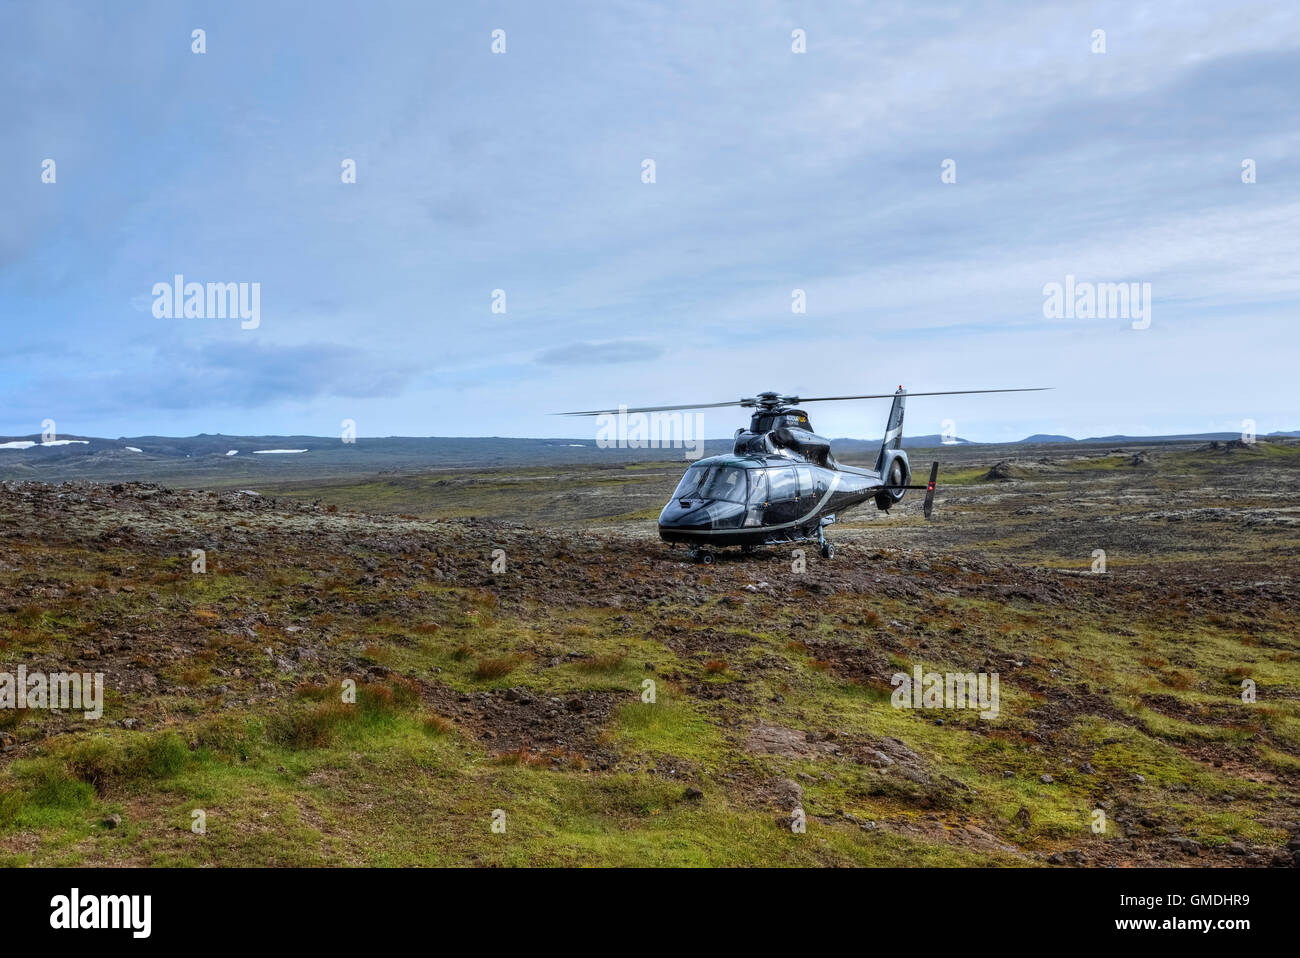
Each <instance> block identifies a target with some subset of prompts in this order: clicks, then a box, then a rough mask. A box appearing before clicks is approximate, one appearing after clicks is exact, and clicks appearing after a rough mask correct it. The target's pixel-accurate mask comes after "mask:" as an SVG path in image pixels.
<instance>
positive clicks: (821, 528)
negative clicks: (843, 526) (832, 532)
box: [817, 516, 835, 559]
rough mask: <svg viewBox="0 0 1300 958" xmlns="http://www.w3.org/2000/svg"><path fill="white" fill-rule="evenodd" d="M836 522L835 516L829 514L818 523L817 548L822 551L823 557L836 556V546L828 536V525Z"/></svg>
mask: <svg viewBox="0 0 1300 958" xmlns="http://www.w3.org/2000/svg"><path fill="white" fill-rule="evenodd" d="M834 522H835V517H834V516H827V517H826V518H824V519H822V520H821V521H820V522H819V523H817V548H818V550H819V551H820V552H821V556H822V558H823V559H834V558H835V546H833V545H831V543H830V542H829V541H828V540H827V538H826V527H827V526H829V525H832V524H833V523H834Z"/></svg>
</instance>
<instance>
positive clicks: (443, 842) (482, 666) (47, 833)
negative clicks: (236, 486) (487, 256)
mask: <svg viewBox="0 0 1300 958" xmlns="http://www.w3.org/2000/svg"><path fill="white" fill-rule="evenodd" d="M944 452H945V455H949V456H952V457H958V458H954V459H951V460H945V463H944V471H943V473H941V491H940V495H939V505H938V508H937V510H936V519H935V521H933V522H930V523H926V522H925V521H924V520H923V519H921V517H920V515H919V508H918V506H917V504H916V503H914V502H912V501H910V500H909V501H908V502H906V503H905V504H904V505H903V506H901V507H899V508H898V509H896V510H895V511H894V512H892V513H890V514H888V515H886V514H880V513H876V512H875V511H874V509H872V510H871V511H870V512H866V511H863V512H859V513H851V514H849V515H848V516H845V517H844V518H845V519H846V520H852V521H845V522H844V523H842V524H840V525H837V526H835V527H833V531H834V532H835V533H836V535H835V536H834V538H835V541H836V543H837V555H836V558H835V559H834V560H832V561H829V562H826V561H823V560H821V559H820V558H818V557H817V554H816V551H815V549H812V548H809V549H806V550H804V554H798V553H796V551H795V550H796V549H798V547H797V546H794V547H789V548H782V549H770V550H767V551H765V552H763V553H760V554H759V555H758V556H755V557H747V558H745V559H741V558H739V557H738V556H737V557H734V558H732V557H727V558H725V559H724V560H723V561H720V562H719V563H717V564H715V565H713V566H711V567H704V566H697V565H694V564H691V563H689V562H687V561H686V556H685V554H684V552H680V551H678V552H674V551H672V550H670V549H669V548H667V547H666V546H664V545H663V544H661V543H660V542H658V540H657V538H656V537H655V536H654V525H653V518H652V517H653V514H654V513H655V512H656V511H657V506H658V505H660V504H662V501H663V500H664V499H666V497H667V495H668V493H669V492H670V491H671V489H672V486H673V484H674V482H675V481H676V478H677V475H678V474H679V471H680V470H678V469H675V468H673V467H671V466H669V467H665V466H664V465H663V464H662V463H658V464H651V465H647V466H645V467H636V466H629V467H626V468H622V467H620V470H616V471H614V472H611V471H610V470H608V469H601V470H594V469H593V470H590V471H588V472H583V471H581V470H579V471H576V472H575V471H566V472H564V474H563V475H562V476H557V475H556V474H555V473H554V472H551V473H547V472H546V471H540V472H539V471H524V472H512V473H504V472H496V473H482V472H476V473H470V472H464V473H462V474H457V475H453V476H451V477H448V476H446V475H445V474H441V475H439V476H438V477H437V478H436V479H435V478H432V477H429V478H427V479H426V478H423V477H420V476H411V477H399V478H390V479H384V480H382V481H377V482H376V483H368V484H345V485H338V484H332V485H329V486H325V487H322V488H317V489H313V488H310V487H307V486H303V485H302V484H301V483H295V484H294V485H293V487H292V488H289V487H286V488H283V489H276V488H272V487H262V488H260V489H258V490H257V491H253V490H236V491H222V492H209V491H186V490H173V489H167V488H163V487H161V486H158V485H154V484H148V483H127V484H95V483H90V482H85V481H77V482H72V483H66V484H62V485H47V484H41V483H10V484H5V485H0V672H2V671H9V672H13V671H15V670H16V669H17V668H18V666H19V665H23V666H25V667H26V669H27V671H28V673H33V672H40V671H45V672H58V671H65V670H74V669H75V670H78V671H86V672H100V673H103V674H104V676H105V681H106V684H107V687H108V690H109V695H108V702H107V706H106V709H105V714H104V717H103V718H102V719H98V720H95V719H87V718H85V717H83V716H82V715H81V714H80V713H76V712H61V713H60V712H50V711H37V710H9V711H7V712H2V713H0V748H2V749H3V752H2V754H0V861H4V862H7V863H9V864H25V863H36V864H98V863H124V864H562V863H563V864H569V863H574V864H577V863H581V864H704V863H717V864H809V865H811V864H867V865H869V864H919V865H969V864H1008V865H1014V864H1028V865H1095V866H1103V865H1141V864H1162V863H1171V864H1188V865H1204V864H1210V865H1224V866H1235V865H1254V866H1268V865H1273V866H1290V865H1292V864H1294V861H1295V858H1296V856H1297V849H1298V848H1300V837H1298V836H1300V658H1298V656H1300V630H1298V629H1297V612H1296V602H1295V600H1296V597H1297V593H1298V592H1300V579H1298V577H1297V572H1298V571H1300V561H1298V559H1297V556H1300V527H1298V525H1297V524H1298V523H1300V482H1298V481H1297V480H1298V479H1300V446H1297V445H1295V444H1285V443H1267V444H1265V443H1261V444H1259V448H1253V449H1250V448H1230V447H1224V446H1220V447H1217V448H1211V447H1205V448H1199V447H1198V448H1179V449H1176V450H1172V451H1168V450H1160V449H1154V450H1136V451H1135V450H1132V449H1129V450H1124V451H1117V452H1111V451H1108V450H1099V451H1095V452H1092V453H1090V454H1078V453H1074V452H1071V453H1070V454H1067V455H1061V456H1056V457H1052V456H1049V455H1036V456H1034V457H1032V458H1022V459H1019V460H1013V459H997V458H988V453H987V452H984V453H981V452H978V451H970V450H963V451H961V452H959V453H958V452H953V453H949V452H948V451H947V450H945V451H944ZM981 455H984V456H985V457H986V458H987V461H983V460H981V459H980V458H979V457H980V456H981ZM914 460H916V461H918V462H919V461H920V460H921V457H919V456H914ZM945 479H946V480H947V481H946V482H945ZM433 483H440V484H441V485H438V486H433ZM431 486H432V490H433V491H432V492H431V494H430V495H429V496H428V497H427V500H426V503H427V504H426V507H425V508H420V506H419V503H420V501H421V500H420V497H419V495H418V493H419V492H420V491H421V490H429V489H430V487H431ZM394 488H397V489H399V491H400V495H397V496H393V495H390V494H389V493H383V494H381V493H379V492H377V491H376V489H387V490H389V491H390V492H391V490H392V489H394ZM438 490H441V492H438ZM521 501H523V502H526V503H528V506H527V509H526V512H525V514H523V515H521V514H520V512H519V508H520V507H519V506H518V503H519V502H521ZM339 503H341V504H342V505H341V507H340V505H339ZM367 503H369V506H370V507H369V508H367ZM412 503H414V505H413V504H412ZM503 503H507V504H508V505H505V506H503ZM398 508H400V509H410V510H412V511H409V512H401V513H397V512H394V511H392V510H394V509H398ZM476 508H478V512H477V513H476V512H475V511H474V510H475V509H476ZM647 515H649V516H650V517H651V518H649V519H647ZM471 516H473V518H471ZM487 516H496V518H489V517H487ZM501 516H510V517H511V519H510V520H509V521H507V520H505V519H503V518H501ZM194 550H202V552H203V559H204V562H205V564H206V568H205V571H202V572H197V571H194V563H195V561H196V559H195V553H194ZM1098 550H1101V551H1103V552H1104V553H1105V562H1106V565H1105V571H1104V572H1102V571H1100V570H1099V569H1098V566H1097V562H1098ZM1094 570H1096V571H1094ZM916 666H920V667H922V669H923V670H924V671H927V672H928V671H938V672H950V671H951V672H961V673H967V672H986V673H996V674H997V675H998V677H999V681H1000V696H1001V701H1000V707H999V714H998V716H997V718H995V719H993V720H984V719H981V718H980V717H979V716H978V713H977V712H976V711H973V710H969V709H906V708H895V707H893V705H892V704H891V696H892V693H893V686H892V685H891V680H892V677H893V676H894V675H895V674H896V673H900V672H901V673H905V674H908V675H910V674H911V673H912V670H913V668H914V667H916ZM349 680H350V681H351V682H355V683H356V687H357V700H356V701H355V702H347V701H344V699H345V697H346V695H347V687H348V686H347V682H348V681H349ZM1244 683H1253V684H1254V689H1255V693H1256V698H1255V701H1253V702H1250V701H1243V695H1242V687H1243V684H1244ZM651 693H653V695H652V694H651ZM651 697H652V698H653V701H647V699H648V698H651ZM196 811H201V812H202V818H203V821H204V823H205V824H204V829H203V831H201V832H199V831H196V830H195V826H194V822H195V821H196V820H197V819H196V816H195V812H196ZM497 812H500V813H501V816H500V817H501V819H502V820H503V821H505V822H508V826H507V827H506V828H505V830H504V831H501V830H494V828H493V824H494V822H495V821H496V817H495V816H496V813H497ZM800 818H802V822H803V830H802V831H800V830H799V829H798V828H797V827H796V828H792V827H791V826H792V823H793V822H795V821H796V819H800ZM1099 824H1100V826H1101V827H1098V825H1099Z"/></svg>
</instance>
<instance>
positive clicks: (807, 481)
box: [794, 466, 817, 518]
mask: <svg viewBox="0 0 1300 958" xmlns="http://www.w3.org/2000/svg"><path fill="white" fill-rule="evenodd" d="M794 471H795V473H796V474H797V475H798V476H799V498H798V500H797V502H798V506H797V508H796V510H795V511H796V512H797V513H798V515H799V517H800V518H802V517H803V516H806V515H808V513H809V512H810V511H811V510H812V507H813V506H815V505H816V504H817V490H816V489H815V488H814V487H813V474H812V470H811V469H809V468H808V467H807V466H796V467H795V470H794Z"/></svg>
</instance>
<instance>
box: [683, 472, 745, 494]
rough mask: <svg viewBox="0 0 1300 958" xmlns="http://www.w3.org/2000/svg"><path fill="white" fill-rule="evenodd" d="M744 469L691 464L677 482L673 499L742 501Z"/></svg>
mask: <svg viewBox="0 0 1300 958" xmlns="http://www.w3.org/2000/svg"><path fill="white" fill-rule="evenodd" d="M746 488H747V484H746V482H745V470H744V469H741V468H739V467H737V466H692V467H691V468H690V469H687V470H686V475H684V476H682V481H681V482H680V483H678V484H677V491H676V492H674V493H673V498H674V499H723V500H726V501H727V502H744V501H745V491H746Z"/></svg>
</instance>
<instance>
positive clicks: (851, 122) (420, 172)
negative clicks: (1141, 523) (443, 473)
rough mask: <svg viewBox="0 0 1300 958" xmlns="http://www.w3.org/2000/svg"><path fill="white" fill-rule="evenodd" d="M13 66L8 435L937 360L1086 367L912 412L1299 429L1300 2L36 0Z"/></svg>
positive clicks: (7, 163) (770, 378)
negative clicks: (1092, 293) (223, 289)
mask: <svg viewBox="0 0 1300 958" xmlns="http://www.w3.org/2000/svg"><path fill="white" fill-rule="evenodd" d="M305 9H310V14H309V15H304V13H303V10H305ZM199 29H201V30H203V31H204V34H203V41H204V49H205V52H202V53H196V52H194V49H193V47H194V44H195V40H194V38H193V31H194V30H199ZM498 30H499V31H504V52H502V53H499V52H494V51H493V44H494V31H498ZM1098 30H1102V31H1104V48H1105V49H1104V52H1097V50H1096V48H1097V47H1098V45H1099V42H1098V36H1097V35H1096V34H1095V31H1098ZM795 31H802V33H798V34H797V33H796V32H795ZM497 36H498V37H500V36H501V35H500V34H498V35H497ZM801 43H802V46H803V48H804V52H795V48H796V47H798V46H800V45H801ZM497 46H498V47H499V46H500V42H499V41H498V42H497ZM0 78H3V90H4V91H5V95H4V96H2V97H0V331H2V333H3V340H0V342H3V349H2V352H0V433H2V434H5V435H10V436H12V435H29V434H32V433H36V432H39V431H41V429H42V423H43V421H45V420H47V419H50V420H53V421H54V422H55V423H57V430H58V432H59V433H61V434H72V435H96V436H106V437H115V436H135V435H191V434H195V433H200V432H206V433H217V432H222V433H230V434H251V435H264V434H273V435H292V434H310V435H338V434H339V432H340V429H341V423H342V421H343V420H344V419H350V420H353V421H354V422H355V423H356V432H357V435H359V436H361V437H365V436H389V435H412V436H426V435H436V436H449V435H463V436H481V435H496V436H571V437H584V436H589V435H594V429H595V424H594V422H593V421H592V420H589V419H588V420H581V419H580V420H574V419H565V418H558V417H556V416H555V415H553V414H554V413H557V412H561V411H565V410H573V409H595V408H606V407H608V408H613V407H617V406H618V405H620V404H626V405H630V406H637V405H650V404H660V403H686V402H701V403H706V402H719V401H722V400H727V399H733V398H735V399H739V398H741V397H744V396H752V395H754V394H755V393H757V392H759V391H763V390H776V391H779V392H782V393H786V394H802V395H805V396H809V395H842V394H853V393H876V392H887V391H890V390H892V389H893V388H894V387H896V386H898V385H900V384H902V385H905V386H906V387H907V388H909V389H911V390H915V391H925V390H939V389H984V388H999V387H1029V386H1050V387H1052V391H1050V392H1043V393H1028V394H1011V395H1006V396H953V397H932V398H921V397H918V398H916V399H914V400H912V401H911V402H910V403H909V405H908V416H907V422H906V429H905V431H906V432H907V433H908V434H912V435H920V434H926V433H937V432H940V431H942V429H943V423H944V420H952V424H953V426H954V428H955V431H956V433H957V434H958V435H960V436H963V437H965V438H969V439H975V440H980V441H1003V440H1014V439H1019V438H1022V437H1024V436H1025V435H1029V434H1032V433H1054V434H1065V435H1073V436H1076V437H1083V436H1098V435H1109V434H1117V433H1127V434H1131V435H1143V434H1146V435H1151V434H1167V433H1176V432H1204V431H1236V430H1238V429H1239V428H1241V425H1242V422H1243V420H1245V419H1251V420H1253V421H1254V422H1255V424H1256V428H1257V430H1258V432H1259V433H1260V434H1265V433H1267V432H1270V431H1273V430H1288V429H1295V428H1300V388H1298V387H1297V359H1298V358H1300V346H1298V345H1297V344H1298V343H1300V336H1297V320H1298V319H1300V315H1298V313H1300V310H1298V309H1297V306H1298V304H1300V270H1298V269H1297V266H1298V264H1300V96H1298V95H1297V91H1298V89H1300V88H1298V86H1297V83H1298V81H1300V15H1297V12H1296V9H1295V6H1294V4H1293V3H1289V2H1277V3H1272V2H1243V3H1234V4H1221V3H1211V2H1208V0H1205V2H1195V3H1168V2H1165V3H1159V4H1142V3H1133V2H1122V3H1087V4H1084V3H1043V4H1033V5H1028V4H1023V3H1020V2H1015V3H1006V4H1001V3H996V2H972V3H941V4H925V3H916V2H907V3H888V2H884V3H882V2H879V0H871V2H861V3H857V2H826V3H818V4H815V5H813V4H803V3H794V2H791V3H778V2H771V0H744V2H729V0H724V2H710V3H699V2H648V0H645V2H619V0H604V2H600V3H594V2H592V3H570V2H548V3H544V4H543V3H537V2H535V0H530V2H518V3H481V4H480V3H475V4H443V3H429V2H410V3H399V2H382V0H380V2H375V3H373V4H355V3H338V2H333V0H320V2H316V3H313V4H311V5H310V7H309V8H305V7H299V6H298V5H290V4H268V3H264V2H243V0H231V2H222V3H216V2H212V3H177V2H157V3H150V2H133V3H130V4H118V3H103V2H100V0H94V2H75V0H74V2H66V3H59V4H48V3H37V2H31V0H6V2H5V3H4V4H3V5H0ZM46 160H53V161H54V182H45V181H44V179H45V178H48V176H47V165H46V164H45V161H46ZM348 160H351V161H353V163H354V164H355V171H356V176H355V182H344V178H345V177H344V173H343V168H344V163H345V161H348ZM646 160H652V161H653V164H654V165H653V173H654V176H653V182H646V181H645V180H646V179H647V172H646V169H647V167H646V163H645V161H646ZM1246 160H1252V161H1253V169H1254V177H1253V178H1254V182H1243V179H1244V178H1246V177H1244V176H1243V163H1244V161H1246ZM946 161H951V162H946ZM945 171H947V174H948V175H945ZM953 174H955V176H954V175H953ZM945 179H948V180H955V181H953V182H945ZM177 274H180V275H182V276H183V277H184V278H185V281H186V282H198V283H248V284H250V286H249V289H250V290H251V288H252V287H251V284H253V283H256V284H259V285H258V290H259V293H260V310H259V314H258V324H257V326H256V328H249V329H245V328H242V326H243V325H244V324H241V322H240V320H239V319H238V318H237V317H236V318H231V317H218V316H203V317H193V316H191V317H184V316H172V317H167V316H162V317H160V316H158V315H155V313H156V311H158V309H160V308H161V307H159V306H158V305H157V301H158V296H157V295H156V294H155V292H154V290H155V284H159V283H163V284H171V283H172V282H173V277H174V276H175V275H177ZM1067 276H1071V277H1074V280H1073V282H1074V283H1076V284H1082V283H1091V284H1101V283H1137V284H1139V287H1138V288H1139V290H1141V289H1142V288H1143V287H1142V285H1141V284H1150V286H1149V289H1150V311H1149V317H1148V318H1149V325H1147V326H1146V328H1134V322H1133V321H1132V320H1131V319H1129V318H1125V317H1122V316H1116V315H1110V316H1104V317H1095V316H1082V317H1081V316H1068V317H1066V316H1056V315H1048V313H1049V312H1050V310H1048V309H1046V308H1045V301H1046V300H1047V298H1048V297H1047V294H1045V288H1046V287H1048V284H1052V283H1057V284H1061V285H1062V286H1063V285H1064V284H1065V283H1066V277H1067ZM496 290H501V291H504V312H501V311H495V312H494V310H493V304H494V302H495V303H497V305H498V309H499V307H500V305H501V303H502V297H501V295H500V294H494V291H496ZM795 290H802V291H803V293H802V297H803V301H804V304H805V311H804V312H795V311H794V307H795V305H796V296H797V294H796V293H795V292H794V291H795ZM494 296H495V298H494ZM1138 325H1142V323H1140V322H1139V324H1138ZM887 405H888V404H887V403H883V402H870V401H868V402H853V403H824V404H819V405H813V406H810V407H809V412H810V414H811V416H812V421H813V424H814V426H815V427H816V428H817V431H818V432H821V433H823V434H825V435H830V436H855V437H862V438H872V437H878V436H879V435H880V434H881V432H882V431H883V424H884V419H885V415H886V412H887ZM704 415H705V419H704V424H705V432H706V434H707V435H709V436H711V437H714V436H727V435H730V434H731V433H732V431H733V430H734V429H735V427H737V426H740V425H743V424H745V422H746V421H747V420H746V415H745V413H743V412H742V411H741V410H728V409H724V410H721V411H719V410H707V411H705V414H704Z"/></svg>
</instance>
